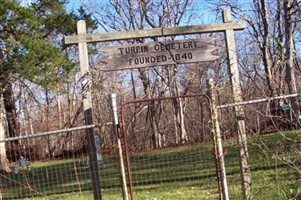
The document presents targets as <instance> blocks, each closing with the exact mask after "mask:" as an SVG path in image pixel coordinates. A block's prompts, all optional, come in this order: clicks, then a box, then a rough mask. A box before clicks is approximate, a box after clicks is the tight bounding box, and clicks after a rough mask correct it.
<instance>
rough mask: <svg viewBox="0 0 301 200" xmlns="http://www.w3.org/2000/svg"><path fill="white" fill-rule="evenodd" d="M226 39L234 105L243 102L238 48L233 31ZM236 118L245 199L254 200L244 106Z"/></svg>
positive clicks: (226, 18)
mask: <svg viewBox="0 0 301 200" xmlns="http://www.w3.org/2000/svg"><path fill="white" fill-rule="evenodd" d="M223 22H224V23H231V12H230V9H225V10H223ZM224 33H225V39H226V47H227V55H228V65H229V73H230V79H231V85H232V92H233V99H234V103H239V102H242V100H243V99H242V96H241V87H240V80H239V72H238V66H237V57H236V47H235V39H234V31H233V30H225V32H224ZM234 111H235V117H236V120H237V123H236V124H237V143H238V147H239V159H240V173H241V184H242V190H243V191H242V192H243V195H244V199H246V200H249V199H253V195H252V189H251V170H250V166H249V154H248V148H247V136H246V128H245V115H244V109H243V106H235V107H234Z"/></svg>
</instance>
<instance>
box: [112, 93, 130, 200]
mask: <svg viewBox="0 0 301 200" xmlns="http://www.w3.org/2000/svg"><path fill="white" fill-rule="evenodd" d="M110 101H111V109H112V119H113V126H114V132H115V140H116V143H117V151H118V152H117V155H118V159H119V170H120V175H121V187H122V196H123V199H124V200H128V198H129V197H128V190H127V184H126V174H125V167H124V160H123V154H122V146H121V138H120V133H119V131H120V130H118V129H119V128H118V124H119V123H118V115H117V103H116V94H111V95H110Z"/></svg>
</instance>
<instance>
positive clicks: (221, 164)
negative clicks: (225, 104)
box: [209, 79, 229, 200]
mask: <svg viewBox="0 0 301 200" xmlns="http://www.w3.org/2000/svg"><path fill="white" fill-rule="evenodd" d="M209 87H210V88H209V91H210V99H211V118H212V131H213V133H214V134H213V135H214V137H215V138H213V139H214V141H215V142H216V144H215V145H216V149H217V158H218V160H217V161H218V169H219V177H220V179H221V180H220V181H221V187H222V194H223V195H222V197H223V200H229V194H228V184H227V178H226V167H225V160H224V153H223V145H222V136H221V131H220V126H219V120H218V109H217V105H216V100H215V98H216V88H215V86H214V83H213V80H212V79H209Z"/></svg>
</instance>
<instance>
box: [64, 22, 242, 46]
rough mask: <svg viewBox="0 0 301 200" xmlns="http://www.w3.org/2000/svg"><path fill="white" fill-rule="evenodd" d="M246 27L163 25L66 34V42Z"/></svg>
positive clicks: (134, 37) (223, 24)
mask: <svg viewBox="0 0 301 200" xmlns="http://www.w3.org/2000/svg"><path fill="white" fill-rule="evenodd" d="M244 28H246V24H245V23H244V22H229V23H218V24H204V25H192V26H179V27H161V28H153V29H147V30H135V31H122V32H112V33H97V34H79V35H73V36H65V37H64V42H65V44H77V43H81V42H108V41H116V40H129V39H138V38H151V37H165V36H175V35H190V34H200V33H212V32H223V31H226V30H242V29H244Z"/></svg>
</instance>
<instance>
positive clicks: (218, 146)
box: [119, 87, 229, 200]
mask: <svg viewBox="0 0 301 200" xmlns="http://www.w3.org/2000/svg"><path fill="white" fill-rule="evenodd" d="M209 89H210V90H209V92H210V97H209V96H207V95H205V94H191V95H178V96H168V97H154V98H151V99H134V100H129V101H127V102H125V103H123V104H122V105H121V107H120V118H121V120H120V121H121V123H120V124H119V128H120V129H121V130H122V136H123V138H122V139H123V141H124V143H123V144H124V152H125V157H126V159H125V160H126V168H127V172H128V173H127V175H128V182H129V191H130V197H131V200H134V189H133V180H132V173H131V161H130V155H129V147H128V138H127V129H126V125H125V120H124V118H125V117H124V116H125V114H124V110H125V108H126V107H127V106H128V105H130V104H134V103H144V102H152V101H164V100H172V99H180V98H183V99H185V98H195V97H203V98H204V99H206V100H207V102H208V106H209V115H210V120H211V134H212V142H213V147H214V153H213V154H214V159H215V167H216V177H217V185H218V192H219V197H220V199H224V200H228V199H229V197H228V186H227V180H226V171H225V163H224V155H223V148H222V141H221V135H220V128H219V122H218V118H217V117H216V116H215V114H216V113H217V112H216V110H217V109H216V105H214V98H213V97H214V94H213V91H212V88H211V87H210V88H209ZM123 196H125V195H124V194H123Z"/></svg>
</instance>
